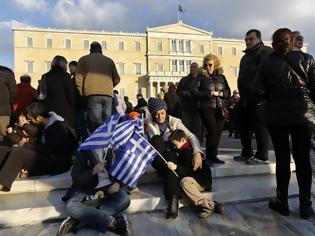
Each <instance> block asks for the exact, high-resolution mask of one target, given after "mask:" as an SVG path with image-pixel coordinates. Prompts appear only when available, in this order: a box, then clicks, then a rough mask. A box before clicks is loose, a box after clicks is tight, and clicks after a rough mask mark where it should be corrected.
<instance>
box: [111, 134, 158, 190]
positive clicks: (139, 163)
mask: <svg viewBox="0 0 315 236" xmlns="http://www.w3.org/2000/svg"><path fill="white" fill-rule="evenodd" d="M157 155H159V153H158V152H157V151H156V150H155V149H154V148H153V147H152V146H151V144H150V143H149V142H148V141H146V140H145V139H144V138H143V137H142V136H141V135H140V134H139V133H138V132H135V133H134V134H133V135H132V137H131V138H130V139H129V141H128V142H127V144H126V145H125V147H124V148H123V149H122V150H120V152H119V154H118V155H117V156H116V157H115V160H114V162H113V164H112V166H111V168H110V170H109V172H108V173H109V174H110V175H112V176H113V177H115V178H116V179H118V180H120V181H121V182H123V183H124V184H126V185H127V186H129V187H132V186H133V185H134V184H135V183H136V182H137V180H138V179H139V178H140V177H141V176H142V175H143V174H144V173H145V172H146V171H147V169H148V167H149V166H150V164H151V162H152V161H153V160H154V158H155V157H156V156H157Z"/></svg>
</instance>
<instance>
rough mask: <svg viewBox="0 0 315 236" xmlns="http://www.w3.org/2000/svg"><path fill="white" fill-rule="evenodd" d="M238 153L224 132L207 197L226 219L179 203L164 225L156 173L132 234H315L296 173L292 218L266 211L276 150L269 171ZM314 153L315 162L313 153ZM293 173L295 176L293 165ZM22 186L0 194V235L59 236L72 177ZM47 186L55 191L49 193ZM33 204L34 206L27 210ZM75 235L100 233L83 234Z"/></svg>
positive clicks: (136, 207)
mask: <svg viewBox="0 0 315 236" xmlns="http://www.w3.org/2000/svg"><path fill="white" fill-rule="evenodd" d="M240 148H241V146H240V140H239V139H234V138H228V136H227V133H226V132H225V133H223V136H222V141H221V144H220V157H221V158H222V159H224V160H226V165H220V166H216V167H215V168H214V169H213V176H214V190H213V192H212V193H207V194H208V195H207V196H209V197H210V198H213V199H215V200H218V201H222V202H224V203H225V214H224V215H223V216H222V215H217V214H212V215H211V216H210V217H209V218H208V219H206V220H200V219H199V218H198V217H197V213H196V212H195V210H194V209H193V208H192V207H190V206H189V204H187V202H185V201H181V206H182V207H181V208H180V211H179V217H178V218H177V219H176V220H166V219H165V218H164V215H165V213H164V212H165V207H166V203H165V200H164V199H163V195H162V193H161V185H160V183H159V181H156V177H155V176H154V174H155V173H148V174H147V175H146V176H145V179H144V180H143V181H142V182H141V184H140V185H139V188H140V190H141V191H142V192H141V193H140V194H138V195H133V196H132V204H131V206H130V208H129V209H128V212H130V215H129V220H130V222H131V224H132V228H133V233H134V235H136V236H142V235H143V236H146V235H169V236H172V235H174V236H193V235H194V236H202V235H232V236H233V235H268V236H269V235H270V236H274V235H285V236H290V235H299V236H300V235H306V236H308V235H315V219H311V220H301V219H300V218H299V209H298V198H297V193H298V188H297V183H296V176H295V173H292V178H291V184H290V195H291V198H290V201H289V204H290V216H289V217H283V216H280V215H278V214H276V213H274V212H273V211H271V210H270V209H269V208H268V207H267V199H268V198H269V197H272V196H274V195H275V175H274V168H275V164H274V153H273V151H272V147H271V149H270V157H271V158H270V159H271V163H270V164H269V165H265V166H248V165H245V164H244V163H239V162H234V161H233V160H232V156H233V155H236V154H238V153H239V152H240ZM311 153H312V161H313V163H315V162H314V153H313V151H311ZM292 170H293V172H294V164H293V163H292ZM19 181H22V180H19ZM19 181H17V182H19ZM23 181H25V182H24V183H23ZM23 181H22V182H21V183H20V184H18V185H16V187H15V191H17V192H16V193H10V194H1V195H0V207H1V211H0V215H1V218H2V219H1V222H2V223H1V224H2V228H1V229H0V236H2V235H3V236H6V235H13V236H14V235H23V236H24V235H27V236H32V235H55V234H56V232H57V229H58V227H59V225H60V222H61V220H62V219H63V218H64V217H65V212H64V209H63V208H64V207H63V203H62V202H61V201H60V196H61V195H62V194H63V192H64V189H62V190H59V189H60V186H61V185H60V184H61V183H62V182H63V183H64V184H65V183H66V181H68V182H69V176H66V177H62V178H61V179H60V180H59V182H61V183H58V181H57V179H56V178H54V179H50V178H48V179H45V178H43V179H40V178H38V179H35V180H34V181H35V182H32V184H34V183H35V184H34V185H35V189H34V191H31V190H30V189H29V187H27V185H29V184H30V182H27V181H26V180H23ZM36 181H38V183H37V184H38V187H37V189H36ZM22 183H23V184H22ZM26 183H27V184H26ZM49 184H50V185H51V186H50V187H49V188H48V187H47V186H48V185H49ZM67 184H70V182H69V183H67ZM58 186H59V187H58ZM313 186H314V185H313ZM33 187H34V186H33ZM45 188H46V190H45ZM27 189H28V190H27ZM313 189H314V188H313ZM48 190H49V191H48ZM29 202H32V204H33V205H32V206H31V205H28V204H30V203H29ZM1 212H2V214H1ZM3 222H8V223H7V224H5V223H3ZM27 222H28V223H27ZM76 235H102V234H100V233H98V232H96V231H94V230H90V229H82V230H79V232H78V233H77V234H76ZM107 235H114V234H111V233H107Z"/></svg>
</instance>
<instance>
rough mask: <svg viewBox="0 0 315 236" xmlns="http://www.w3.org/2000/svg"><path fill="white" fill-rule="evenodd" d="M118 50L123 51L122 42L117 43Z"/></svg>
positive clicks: (123, 45)
mask: <svg viewBox="0 0 315 236" xmlns="http://www.w3.org/2000/svg"><path fill="white" fill-rule="evenodd" d="M118 50H119V51H124V50H125V44H124V42H119V43H118Z"/></svg>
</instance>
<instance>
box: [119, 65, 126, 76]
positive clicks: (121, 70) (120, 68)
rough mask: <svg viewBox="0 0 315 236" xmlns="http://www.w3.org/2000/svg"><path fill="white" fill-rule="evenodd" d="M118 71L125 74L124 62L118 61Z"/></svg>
mask: <svg viewBox="0 0 315 236" xmlns="http://www.w3.org/2000/svg"><path fill="white" fill-rule="evenodd" d="M118 73H119V74H122V75H123V74H125V64H124V63H118Z"/></svg>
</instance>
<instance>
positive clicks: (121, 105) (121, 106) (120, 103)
mask: <svg viewBox="0 0 315 236" xmlns="http://www.w3.org/2000/svg"><path fill="white" fill-rule="evenodd" d="M114 103H115V105H116V110H117V112H118V113H120V114H123V115H125V113H126V110H127V105H126V103H125V100H124V98H123V97H122V96H120V95H119V93H118V91H117V90H114Z"/></svg>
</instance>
